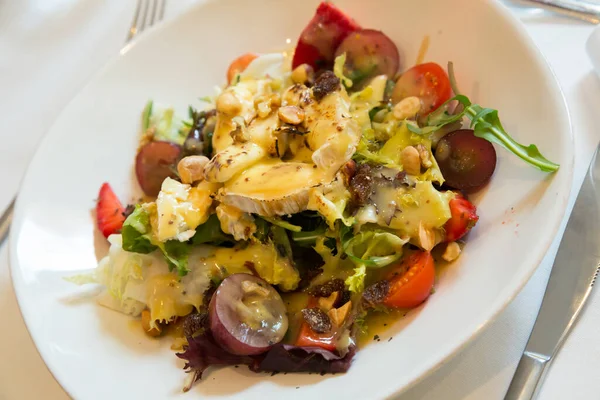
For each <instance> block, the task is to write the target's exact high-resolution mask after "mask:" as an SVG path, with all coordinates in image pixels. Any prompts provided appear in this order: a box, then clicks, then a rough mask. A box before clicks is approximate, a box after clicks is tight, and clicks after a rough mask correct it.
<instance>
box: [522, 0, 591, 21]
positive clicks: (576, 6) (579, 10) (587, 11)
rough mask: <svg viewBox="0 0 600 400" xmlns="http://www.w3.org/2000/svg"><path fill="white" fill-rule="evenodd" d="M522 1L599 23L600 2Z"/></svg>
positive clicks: (566, 0)
mask: <svg viewBox="0 0 600 400" xmlns="http://www.w3.org/2000/svg"><path fill="white" fill-rule="evenodd" d="M522 2H525V3H535V4H537V5H540V6H542V8H547V9H549V10H552V11H555V12H558V13H560V14H564V15H566V16H568V17H573V18H577V19H581V20H583V21H586V22H590V23H592V24H598V23H600V4H593V3H588V2H585V1H576V0H522Z"/></svg>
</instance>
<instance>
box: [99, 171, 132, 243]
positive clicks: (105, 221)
mask: <svg viewBox="0 0 600 400" xmlns="http://www.w3.org/2000/svg"><path fill="white" fill-rule="evenodd" d="M124 211H125V209H124V208H123V205H121V202H120V201H119V198H118V197H117V195H116V194H115V192H113V190H112V188H111V187H110V185H109V184H108V183H106V182H105V183H103V184H102V186H101V187H100V192H99V193H98V202H97V203H96V221H97V223H98V229H100V232H102V234H103V235H104V237H106V238H107V237H108V236H109V235H112V234H113V233H119V232H120V231H121V228H122V227H123V222H124V221H125V216H124V215H123V212H124Z"/></svg>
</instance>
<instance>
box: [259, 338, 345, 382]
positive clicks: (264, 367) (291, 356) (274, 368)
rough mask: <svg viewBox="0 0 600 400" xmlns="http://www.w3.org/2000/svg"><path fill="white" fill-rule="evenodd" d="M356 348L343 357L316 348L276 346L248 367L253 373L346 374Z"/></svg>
mask: <svg viewBox="0 0 600 400" xmlns="http://www.w3.org/2000/svg"><path fill="white" fill-rule="evenodd" d="M355 353H356V347H355V346H352V347H351V348H350V349H349V351H348V353H347V354H346V355H345V356H344V357H341V358H340V357H339V356H337V355H335V354H334V353H332V352H330V351H327V350H324V349H320V348H317V347H310V348H309V347H297V346H290V345H283V344H277V345H275V346H273V347H272V348H271V349H270V350H269V351H268V352H267V353H265V354H264V355H263V356H262V360H260V362H258V363H254V364H251V365H250V369H251V370H252V371H255V372H317V373H320V374H322V375H324V374H327V373H332V374H335V373H340V372H346V371H348V369H349V368H350V365H351V364H352V358H353V357H354V354H355Z"/></svg>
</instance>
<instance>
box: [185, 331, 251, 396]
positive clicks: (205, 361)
mask: <svg viewBox="0 0 600 400" xmlns="http://www.w3.org/2000/svg"><path fill="white" fill-rule="evenodd" d="M187 341H188V345H187V346H185V347H184V351H183V353H177V354H175V355H176V356H177V357H179V358H181V359H183V360H185V361H186V364H185V366H184V367H183V368H184V369H185V370H186V372H188V373H190V376H189V377H188V379H186V383H185V385H184V388H183V391H184V392H187V391H188V390H189V389H190V388H191V387H192V385H193V384H194V382H196V381H197V380H200V379H201V378H202V374H203V373H204V371H205V370H206V369H207V368H208V367H210V366H212V365H250V364H253V363H255V360H254V359H253V358H252V357H248V356H238V355H235V354H231V353H229V352H227V351H225V350H223V348H221V346H219V345H218V344H217V342H216V341H215V339H214V338H213V337H212V335H211V333H210V331H209V330H205V331H204V332H203V333H201V334H199V335H195V336H193V337H192V336H188V337H187Z"/></svg>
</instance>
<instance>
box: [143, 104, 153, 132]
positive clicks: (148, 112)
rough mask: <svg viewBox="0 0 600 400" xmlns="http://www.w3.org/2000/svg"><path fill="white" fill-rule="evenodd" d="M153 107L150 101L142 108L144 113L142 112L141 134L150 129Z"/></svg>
mask: <svg viewBox="0 0 600 400" xmlns="http://www.w3.org/2000/svg"><path fill="white" fill-rule="evenodd" d="M153 106H154V102H153V101H152V100H148V102H147V103H146V106H145V107H144V111H143V112H142V132H146V131H147V130H148V128H150V117H151V116H152V108H153Z"/></svg>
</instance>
